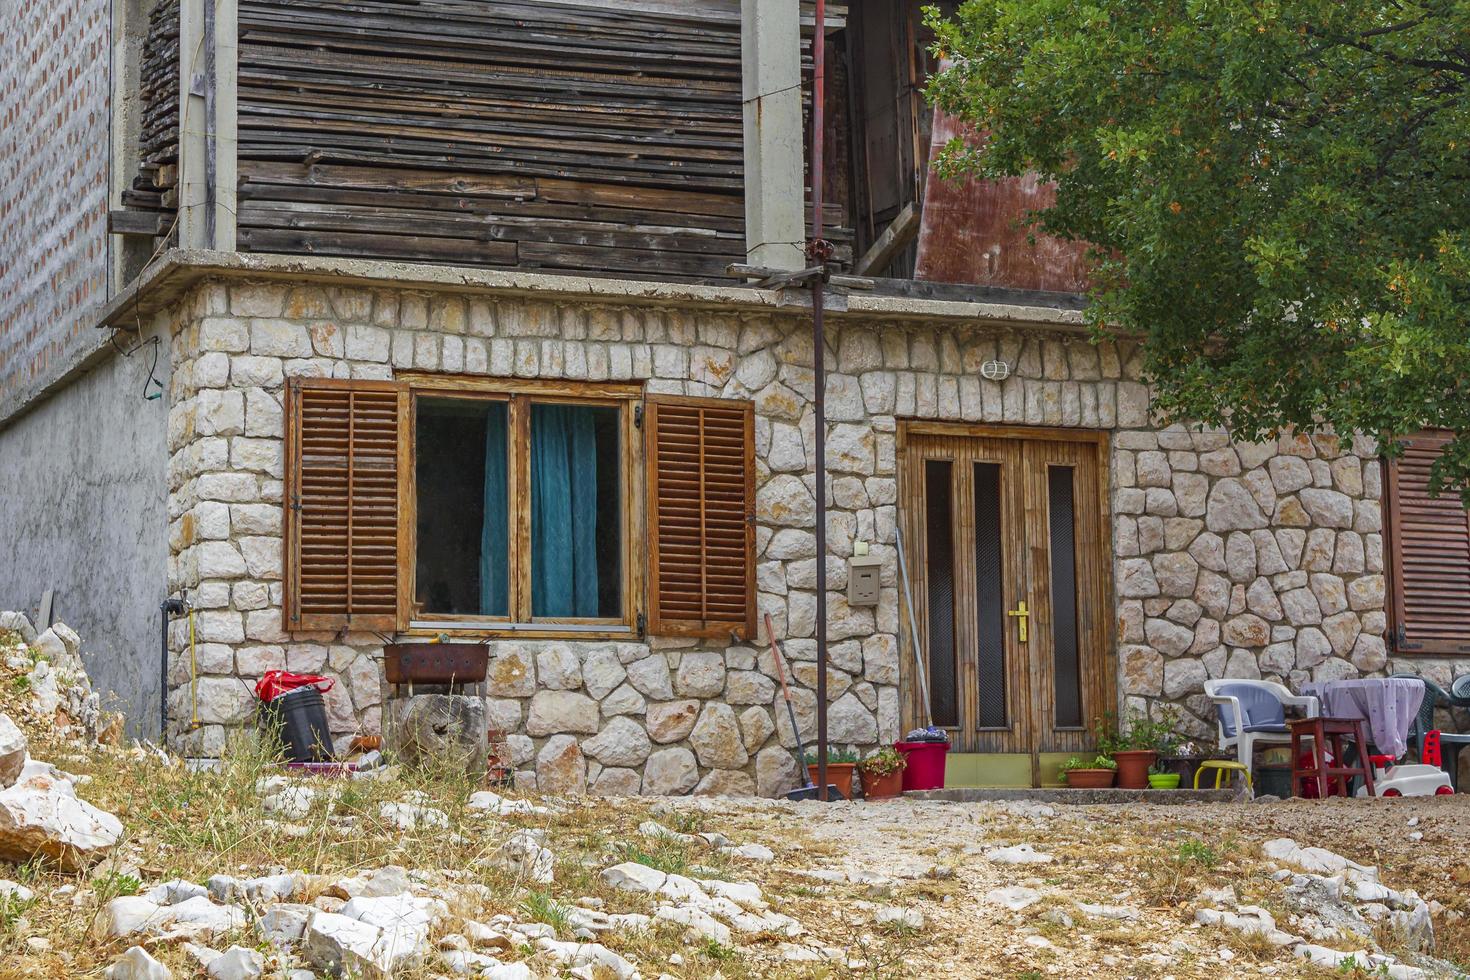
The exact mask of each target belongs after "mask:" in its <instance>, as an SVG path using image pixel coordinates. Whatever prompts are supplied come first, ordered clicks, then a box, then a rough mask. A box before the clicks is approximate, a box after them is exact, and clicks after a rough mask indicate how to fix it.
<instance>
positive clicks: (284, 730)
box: [260, 685, 332, 762]
mask: <svg viewBox="0 0 1470 980" xmlns="http://www.w3.org/2000/svg"><path fill="white" fill-rule="evenodd" d="M260 716H261V721H262V722H263V724H264V726H265V729H266V731H268V732H270V733H272V734H274V735H275V737H276V738H277V740H279V741H280V743H281V749H282V750H283V751H284V752H285V755H286V761H287V762H330V761H332V733H331V730H330V729H328V728H327V703H326V701H325V700H323V699H322V692H321V691H318V690H317V689H316V688H315V687H312V686H311V685H307V686H306V687H298V688H296V689H295V690H294V691H287V692H286V693H285V694H282V695H280V696H278V697H277V698H276V699H275V700H273V701H267V702H265V704H263V705H261V708H260Z"/></svg>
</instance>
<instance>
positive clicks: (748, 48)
mask: <svg viewBox="0 0 1470 980" xmlns="http://www.w3.org/2000/svg"><path fill="white" fill-rule="evenodd" d="M740 60H741V92H742V98H743V100H744V119H745V252H746V258H747V260H748V261H749V262H750V263H751V264H753V265H761V266H765V267H766V268H770V269H800V268H801V267H802V266H803V265H804V264H805V248H804V247H803V243H804V242H805V241H806V233H805V221H806V204H805V201H806V191H805V187H806V180H805V174H804V169H805V168H804V163H803V137H804V133H803V130H802V120H801V22H800V17H799V10H798V7H797V5H796V4H794V3H792V2H791V0H741V3H740Z"/></svg>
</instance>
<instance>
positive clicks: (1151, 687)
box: [1118, 644, 1164, 697]
mask: <svg viewBox="0 0 1470 980" xmlns="http://www.w3.org/2000/svg"><path fill="white" fill-rule="evenodd" d="M1118 660H1119V673H1120V674H1121V675H1122V679H1123V693H1124V694H1133V695H1140V696H1144V697H1158V695H1159V693H1160V691H1161V689H1162V686H1163V683H1164V658H1163V656H1162V655H1160V654H1159V652H1158V651H1157V650H1155V649H1153V648H1152V647H1146V646H1139V645H1136V644H1130V645H1128V646H1124V647H1122V648H1121V649H1120V650H1119V651H1118Z"/></svg>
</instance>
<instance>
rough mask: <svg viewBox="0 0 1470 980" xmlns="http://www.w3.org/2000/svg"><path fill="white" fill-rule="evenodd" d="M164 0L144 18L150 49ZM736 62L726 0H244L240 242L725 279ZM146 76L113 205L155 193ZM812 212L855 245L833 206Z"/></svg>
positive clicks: (843, 241) (733, 258) (737, 187)
mask: <svg viewBox="0 0 1470 980" xmlns="http://www.w3.org/2000/svg"><path fill="white" fill-rule="evenodd" d="M833 9H834V15H833V22H832V24H831V25H829V27H831V28H832V29H838V28H840V27H841V26H842V24H843V21H842V17H843V15H845V8H844V7H843V6H842V5H840V4H839V5H835V6H834V8H833ZM177 10H178V0H164V3H163V4H162V5H161V7H160V8H159V10H156V11H155V12H154V15H153V24H152V28H153V30H152V31H151V34H150V38H149V41H148V44H149V46H150V48H149V50H150V52H154V51H156V55H157V58H156V60H158V61H159V62H160V63H163V62H165V61H166V60H167V59H168V58H169V57H170V56H171V57H173V58H174V59H175V63H176V59H177V44H178V42H177V34H178V30H177V18H178V13H177ZM806 34H807V37H808V44H807V47H808V49H809V48H810V43H809V42H810V34H811V26H810V24H808V25H807V29H806ZM170 44H171V45H172V47H171V48H170ZM807 60H808V62H809V61H810V59H809V57H808V59H807ZM148 63H149V65H151V64H152V63H153V59H152V58H151V57H150V59H149V62H148ZM808 68H809V65H808ZM740 74H741V59H740V15H739V4H738V3H736V2H733V0H687V2H680V3H677V4H670V3H663V2H658V0H617V2H605V3H591V2H588V0H240V4H239V97H238V104H239V213H238V219H239V232H238V247H239V248H240V250H241V251H259V252H274V253H287V254H312V255H329V256H348V257H363V258H377V259H399V260H407V261H418V262H441V263H449V264H456V265H476V266H500V267H513V268H522V269H538V270H546V271H563V272H587V273H609V274H613V275H617V276H620V277H626V278H642V279H675V280H680V279H686V280H707V279H719V278H723V277H724V275H725V267H726V266H727V265H728V264H729V263H731V262H740V261H743V260H744V256H745V205H744V165H743V163H744V161H743V147H742V142H743V132H742V131H743V123H742V109H741V79H740ZM144 76H145V80H144V85H145V90H144V96H145V99H146V100H147V101H148V109H147V112H148V119H149V120H150V121H151V120H154V119H156V120H157V132H156V133H153V130H151V129H150V131H149V132H150V133H151V134H153V136H152V138H151V139H150V138H145V150H146V152H147V153H148V156H147V162H146V163H145V164H144V167H143V169H142V171H141V172H140V174H139V177H138V180H137V183H136V186H135V190H134V191H132V192H130V194H131V195H132V196H131V198H130V200H129V201H128V202H127V203H128V206H130V207H136V208H143V209H148V210H165V211H171V210H172V208H173V205H174V200H173V196H174V195H173V194H172V183H173V179H174V177H175V170H176V167H174V166H173V164H174V161H175V160H176V156H177V147H176V143H177V137H176V134H177V111H176V110H175V109H173V102H174V101H175V100H176V99H175V94H174V93H172V92H171V91H169V90H166V87H165V86H164V85H162V84H161V82H160V83H159V84H157V85H156V86H153V85H151V84H150V79H151V78H152V71H151V69H150V68H149V67H148V66H147V65H145V69H144ZM171 111H172V112H173V115H172V116H170V115H169V113H170V112H171ZM170 126H171V127H172V128H171V129H170ZM826 223H827V226H828V227H829V229H832V230H831V231H830V232H829V234H828V237H829V238H831V239H833V240H834V241H835V242H836V243H837V245H838V248H839V251H838V260H839V261H842V262H850V260H851V254H852V236H851V233H850V231H848V230H846V228H845V226H846V224H847V221H846V217H845V213H844V209H843V208H842V206H841V204H840V203H838V204H834V205H830V206H829V207H828V209H827V213H826ZM159 227H166V225H165V224H164V223H162V222H160V225H159Z"/></svg>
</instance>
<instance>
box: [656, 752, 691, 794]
mask: <svg viewBox="0 0 1470 980" xmlns="http://www.w3.org/2000/svg"><path fill="white" fill-rule="evenodd" d="M698 783H699V767H698V766H697V765H696V764H695V761H694V753H693V752H690V751H689V750H688V749H680V748H676V749H661V750H659V751H658V752H655V753H653V755H651V756H649V757H648V763H647V764H646V765H645V766H644V767H643V794H644V795H645V796H674V795H681V794H684V793H688V792H689V791H690V790H692V789H694V787H695V786H696V785H697V784H698Z"/></svg>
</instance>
